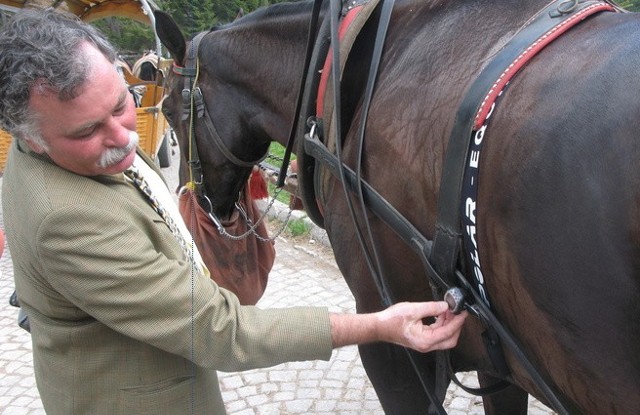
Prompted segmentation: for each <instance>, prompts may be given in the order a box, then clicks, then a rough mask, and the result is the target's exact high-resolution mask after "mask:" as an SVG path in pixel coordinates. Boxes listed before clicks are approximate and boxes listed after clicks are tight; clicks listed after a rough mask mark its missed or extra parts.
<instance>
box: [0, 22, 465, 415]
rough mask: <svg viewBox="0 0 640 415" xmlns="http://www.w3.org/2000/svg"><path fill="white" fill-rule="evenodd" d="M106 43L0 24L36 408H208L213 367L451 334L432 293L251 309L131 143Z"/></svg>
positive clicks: (70, 29)
mask: <svg viewBox="0 0 640 415" xmlns="http://www.w3.org/2000/svg"><path fill="white" fill-rule="evenodd" d="M115 57H116V54H115V51H114V49H113V48H112V47H111V46H110V45H109V44H108V42H106V41H105V40H104V39H103V37H102V36H101V35H100V34H99V33H98V32H97V31H96V30H94V29H93V28H91V27H90V26H88V25H86V24H84V23H82V22H81V21H79V20H78V19H76V18H72V17H68V16H66V15H62V14H59V13H57V12H55V11H53V10H46V11H25V12H23V13H20V14H18V15H17V16H16V17H15V18H14V19H13V20H12V22H11V23H10V24H8V25H7V26H6V27H4V28H3V30H2V31H1V32H0V125H1V126H2V128H4V129H6V130H8V131H9V132H10V133H11V134H12V135H13V136H14V138H15V140H14V142H13V143H12V148H11V150H10V153H9V157H8V160H7V166H6V169H5V173H4V178H3V188H2V202H3V215H4V223H5V227H6V236H7V240H8V245H9V247H10V249H11V254H12V260H13V267H14V277H15V283H16V290H17V294H18V297H19V300H20V304H21V306H22V307H23V309H24V310H25V312H26V313H27V315H28V317H29V322H30V326H31V334H32V342H33V357H34V369H35V377H36V382H37V386H38V390H39V392H40V396H41V398H42V402H43V405H44V408H45V410H46V411H47V413H48V414H50V415H51V414H53V415H55V414H64V415H68V414H92V415H99V414H109V415H112V414H141V413H148V414H170V415H173V414H186V413H189V414H223V413H225V408H224V403H223V400H222V397H221V394H220V389H219V386H218V379H217V375H216V370H223V371H240V370H246V369H253V368H259V367H265V366H272V365H276V364H279V363H283V362H287V361H300V360H314V359H329V357H330V356H331V352H332V349H333V348H336V347H340V346H344V345H349V344H363V343H369V342H377V341H386V342H391V343H395V344H399V345H402V346H405V347H410V348H413V349H416V350H419V351H422V352H428V351H431V350H436V349H444V348H451V347H453V346H454V345H455V344H456V342H457V339H458V336H459V334H460V330H461V327H462V325H463V322H464V319H465V313H463V314H461V315H457V316H456V315H453V314H452V313H451V312H450V311H449V310H448V307H447V304H446V303H444V302H424V303H401V304H396V305H394V306H391V307H389V308H387V309H386V310H383V311H381V312H378V313H372V314H333V313H329V312H328V310H327V309H326V308H321V307H297V308H289V309H270V310H261V309H259V308H257V307H254V306H243V305H241V304H240V303H239V301H238V299H237V297H236V296H235V295H234V294H233V293H232V292H230V291H228V290H225V289H223V288H220V287H219V286H217V285H216V284H215V283H214V282H213V281H212V280H211V278H210V277H209V272H208V270H207V269H206V267H204V266H203V265H202V263H201V259H200V256H199V254H198V253H197V248H196V247H195V246H194V245H193V243H192V239H191V238H190V235H189V233H188V230H187V229H186V226H185V225H184V222H183V221H182V218H181V217H180V214H179V212H178V210H177V207H176V206H175V204H174V202H173V198H172V195H171V194H170V192H169V190H168V188H167V186H166V184H165V183H164V180H163V179H162V177H161V173H160V172H159V170H158V169H157V168H156V167H155V165H154V163H153V162H152V161H151V160H150V159H149V158H148V157H146V156H145V155H144V154H143V153H141V152H139V151H137V146H136V144H137V134H136V112H135V107H134V103H133V100H132V97H131V95H130V94H129V91H128V89H127V87H126V85H125V82H124V80H123V78H122V76H121V75H120V74H119V72H118V71H117V69H116V67H115V65H114V62H115ZM141 190H144V193H143V192H142V191H141ZM150 202H152V203H150ZM160 205H161V206H160ZM430 317H437V318H436V319H435V320H433V319H431V318H430ZM427 318H430V319H429V321H430V323H431V324H427V323H425V322H424V321H423V319H427Z"/></svg>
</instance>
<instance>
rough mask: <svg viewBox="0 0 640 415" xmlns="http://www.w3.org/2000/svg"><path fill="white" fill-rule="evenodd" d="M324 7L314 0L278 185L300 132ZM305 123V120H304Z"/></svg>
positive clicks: (282, 181) (281, 181) (283, 177)
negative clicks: (300, 119)
mask: <svg viewBox="0 0 640 415" xmlns="http://www.w3.org/2000/svg"><path fill="white" fill-rule="evenodd" d="M321 7H322V0H314V2H313V9H312V11H311V21H310V22H309V34H308V36H307V49H306V52H305V61H304V70H303V71H302V80H301V81H300V89H299V93H298V101H297V103H296V110H295V111H296V112H295V115H294V116H293V124H292V126H291V133H290V135H289V139H288V140H287V146H286V148H285V152H284V157H283V159H282V165H281V167H280V173H279V174H278V182H277V183H276V186H277V187H283V186H284V181H285V179H286V178H287V169H288V167H289V161H290V160H291V153H293V145H294V142H295V138H296V133H297V132H298V123H299V122H300V121H299V118H300V111H301V109H302V102H303V99H304V96H305V85H306V84H307V76H308V74H309V67H310V66H311V60H312V56H313V46H314V45H315V39H316V32H317V30H318V21H319V19H320V9H321ZM303 124H304V122H303Z"/></svg>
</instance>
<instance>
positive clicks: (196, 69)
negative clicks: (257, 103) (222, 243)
mask: <svg viewBox="0 0 640 415" xmlns="http://www.w3.org/2000/svg"><path fill="white" fill-rule="evenodd" d="M155 20H156V29H157V33H158V37H159V38H160V40H161V41H162V43H163V44H164V46H165V47H166V48H167V49H168V50H169V52H170V53H171V55H172V57H173V59H174V64H173V70H172V71H171V72H170V74H169V75H168V77H167V80H166V88H167V96H166V98H165V99H164V102H163V105H162V111H163V112H164V114H165V116H166V118H167V120H168V121H169V123H170V124H171V126H172V128H173V129H174V131H175V133H176V136H177V138H178V142H179V145H180V151H181V154H182V156H181V163H180V185H185V184H186V183H188V182H191V183H194V184H195V185H196V190H197V191H198V193H199V195H200V196H201V201H202V203H201V204H202V206H203V207H204V208H205V209H207V208H208V204H209V203H210V204H211V213H213V214H214V215H216V216H217V217H219V218H221V219H224V218H227V217H229V216H230V215H231V213H232V212H233V209H234V205H235V202H236V201H237V199H238V195H239V193H240V191H241V190H242V189H243V187H244V186H245V184H246V182H247V178H248V177H249V174H250V173H251V170H252V167H253V165H255V164H256V163H258V162H260V161H261V159H262V158H263V157H264V155H265V154H266V152H267V150H268V146H269V143H270V138H269V137H268V136H266V135H265V134H264V133H262V132H261V131H260V130H259V129H257V128H256V127H255V122H256V121H255V119H257V118H260V117H261V113H260V111H259V109H257V108H256V109H252V108H251V104H250V103H249V102H248V100H246V99H245V96H244V95H243V88H242V87H239V86H238V85H237V83H238V82H242V80H241V79H239V76H238V75H237V73H236V72H237V71H236V68H235V67H234V64H233V62H232V61H231V59H229V58H228V57H227V56H225V53H227V50H226V48H227V47H230V45H223V44H222V43H223V42H221V41H220V40H219V39H216V36H215V35H216V31H215V30H212V31H209V32H203V33H200V34H199V35H197V36H196V37H194V39H193V40H192V41H190V42H187V41H186V40H185V37H184V36H183V34H182V32H181V31H180V29H179V28H178V26H177V25H176V23H175V22H174V21H173V19H172V18H171V17H170V16H168V15H167V14H165V13H162V12H156V13H155ZM218 51H220V53H218ZM231 75H233V76H231Z"/></svg>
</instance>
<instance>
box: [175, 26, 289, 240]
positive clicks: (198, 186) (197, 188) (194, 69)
mask: <svg viewBox="0 0 640 415" xmlns="http://www.w3.org/2000/svg"><path fill="white" fill-rule="evenodd" d="M207 33H209V32H201V33H199V34H198V35H196V36H195V37H194V38H193V39H192V40H191V42H190V44H189V49H188V52H187V55H186V57H185V62H184V66H179V65H177V64H176V63H175V62H174V64H173V67H172V70H173V73H174V74H176V75H178V76H180V77H182V78H183V88H182V92H181V96H182V115H181V120H182V121H183V122H185V121H187V122H188V127H187V130H188V142H189V151H188V158H187V164H188V166H189V182H188V183H187V185H186V186H185V187H183V189H181V190H180V192H181V193H182V192H183V191H184V190H185V189H191V190H193V191H194V192H195V194H196V196H197V199H198V203H199V205H200V206H201V207H202V208H203V209H204V210H205V211H206V212H207V214H208V216H209V218H210V219H211V220H212V222H213V223H214V224H215V225H216V227H217V229H218V231H219V232H220V233H221V234H222V235H225V236H227V237H230V238H231V239H242V238H244V237H246V236H249V235H251V234H254V235H256V237H258V238H259V239H263V238H262V237H260V236H259V235H258V234H257V233H256V232H255V230H256V228H257V227H258V225H259V224H260V222H261V221H262V220H263V219H264V217H265V216H266V211H265V213H264V214H263V215H262V216H261V217H260V218H259V219H258V220H257V221H256V222H255V223H252V222H251V220H250V219H249V218H248V217H247V215H246V214H244V210H243V209H239V210H240V212H241V213H242V214H243V216H244V218H245V220H246V221H247V223H248V224H249V229H248V230H247V231H246V232H245V233H243V234H242V235H230V234H229V233H227V232H226V230H225V229H224V226H223V225H222V221H221V220H220V219H219V218H218V217H217V216H216V215H215V213H214V212H213V204H212V203H211V199H210V198H209V196H207V194H206V189H205V186H204V177H203V173H202V163H201V161H200V156H199V153H198V145H197V138H196V125H195V124H196V120H201V121H202V122H203V123H204V126H205V127H206V131H207V137H210V138H211V141H212V142H213V144H215V146H216V147H217V148H218V150H220V152H221V153H222V155H224V157H225V158H226V159H227V160H228V161H230V162H231V163H233V164H234V165H236V166H238V167H245V168H253V166H255V165H257V164H259V163H261V162H262V161H263V160H264V159H265V158H266V157H267V155H268V154H269V151H268V150H267V151H266V152H265V154H264V155H262V156H261V157H260V158H258V159H256V160H251V161H246V160H242V159H241V158H239V157H238V156H236V155H235V154H233V152H232V151H231V149H230V148H229V147H228V146H227V145H226V144H225V142H224V141H223V140H222V138H221V136H220V134H219V133H218V130H217V129H216V127H215V126H214V124H213V121H212V119H211V115H210V114H209V110H208V109H207V105H206V103H205V100H204V96H203V94H202V90H201V89H200V87H199V86H198V77H199V75H200V61H199V59H198V49H199V46H200V42H201V41H202V39H203V38H204V36H206V35H207ZM274 200H275V198H274V199H273V200H272V201H271V204H273V201H274ZM237 205H238V204H237V203H236V206H237ZM269 207H270V206H269ZM283 228H284V227H283Z"/></svg>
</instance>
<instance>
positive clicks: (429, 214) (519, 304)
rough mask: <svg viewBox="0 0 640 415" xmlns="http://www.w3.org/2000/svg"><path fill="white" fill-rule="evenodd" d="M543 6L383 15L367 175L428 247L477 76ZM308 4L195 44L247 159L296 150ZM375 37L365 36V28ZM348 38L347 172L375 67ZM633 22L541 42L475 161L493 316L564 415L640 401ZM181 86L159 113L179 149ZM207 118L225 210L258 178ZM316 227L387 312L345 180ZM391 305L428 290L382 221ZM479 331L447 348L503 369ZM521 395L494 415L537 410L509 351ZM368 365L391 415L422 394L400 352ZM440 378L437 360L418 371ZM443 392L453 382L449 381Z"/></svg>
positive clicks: (213, 176) (231, 134) (639, 198)
mask: <svg viewBox="0 0 640 415" xmlns="http://www.w3.org/2000/svg"><path fill="white" fill-rule="evenodd" d="M547 3H548V1H547V0H523V1H520V2H513V1H506V0H475V1H467V0H460V1H437V0H427V1H410V0H409V1H398V2H397V3H396V5H395V8H394V12H393V15H392V17H391V25H390V28H389V32H388V34H387V38H386V41H385V48H384V54H383V57H382V61H381V64H380V68H379V72H378V78H377V84H376V89H375V93H374V96H373V100H372V103H371V109H370V116H369V120H368V124H367V126H366V127H367V128H366V132H367V133H366V139H365V145H364V155H365V156H364V160H363V177H364V179H366V180H367V181H368V182H369V183H370V184H371V185H372V186H373V187H374V188H375V189H376V190H377V191H378V192H379V193H381V194H382V195H383V196H384V198H385V199H386V200H388V201H389V202H390V203H391V204H392V205H393V206H395V207H396V208H397V209H398V210H399V211H400V212H401V213H402V214H403V215H404V216H405V217H406V218H408V219H409V220H410V221H411V222H412V223H413V224H414V225H415V226H416V227H417V228H418V229H419V230H420V231H421V232H422V233H423V234H424V235H425V236H426V237H428V238H429V239H432V238H433V236H434V226H435V221H436V213H437V205H438V191H439V185H440V179H441V171H442V166H443V158H444V154H445V151H446V147H447V143H448V139H449V135H450V132H451V129H452V126H453V122H454V117H455V114H456V111H457V109H458V107H459V105H460V102H461V100H462V98H463V96H464V94H465V91H466V90H467V88H468V87H469V85H470V84H471V83H472V82H473V81H474V79H475V78H476V76H477V74H478V73H479V72H480V71H481V70H482V68H483V67H484V66H485V65H487V63H488V62H490V60H491V59H492V57H493V56H494V55H495V54H496V53H497V52H498V51H499V50H500V49H501V48H502V47H503V46H504V45H505V43H506V42H507V41H508V40H509V39H510V38H511V37H512V36H513V35H514V34H515V33H516V32H517V31H518V29H519V28H520V27H522V25H523V24H525V22H526V21H527V20H528V19H529V18H530V17H531V16H532V15H534V14H535V13H536V12H537V11H538V10H540V9H541V8H542V7H544V6H546V5H547ZM310 10H311V3H309V2H302V3H297V4H279V5H274V6H270V7H268V8H266V9H262V10H260V11H258V12H255V13H252V14H250V15H247V16H245V17H244V18H242V19H240V20H238V21H236V22H234V23H233V24H230V25H228V26H224V27H221V28H218V29H217V30H213V31H212V32H210V33H209V34H207V35H206V36H205V37H204V38H203V40H202V43H201V44H200V49H199V57H200V73H199V86H200V88H201V89H202V92H203V94H204V97H205V100H206V103H207V107H208V111H209V113H210V116H211V119H212V122H213V123H214V124H215V126H216V128H217V130H218V132H219V134H220V136H221V137H222V138H223V140H224V141H225V142H226V143H227V145H228V146H229V147H230V149H231V150H232V152H233V153H234V154H236V155H241V156H242V157H243V158H244V159H245V160H253V159H256V158H259V156H260V155H261V154H262V153H264V151H266V148H267V146H268V143H269V142H270V141H272V140H275V141H279V142H284V141H285V140H286V139H287V136H288V128H289V126H290V125H291V122H292V119H293V116H294V106H295V98H296V91H297V87H298V85H299V82H300V79H301V76H302V67H303V59H304V50H305V39H306V34H307V33H306V32H307V28H308V22H309V17H310ZM157 21H158V32H159V33H160V36H161V38H162V40H163V43H164V44H165V45H167V47H168V48H169V49H170V51H171V52H172V54H173V55H174V57H175V58H176V61H177V62H178V63H179V64H180V63H183V59H184V54H185V51H186V50H187V49H186V47H187V46H186V45H185V43H184V40H183V39H182V36H181V35H180V34H179V33H178V32H177V31H176V28H175V27H173V26H172V25H171V24H170V23H169V22H167V21H166V19H162V18H160V19H157ZM365 33H369V34H370V32H365ZM367 36H368V34H365V35H364V36H363V37H362V38H361V39H359V40H358V41H357V43H356V45H355V46H354V52H353V54H352V57H351V58H350V59H349V61H348V62H347V68H346V72H345V76H344V78H343V84H342V85H343V87H342V88H343V98H344V100H345V102H344V104H343V108H344V110H345V112H346V113H349V114H353V117H345V119H346V121H344V125H343V127H344V131H345V132H346V133H345V145H344V148H343V155H344V156H345V160H346V161H347V163H348V164H350V165H353V159H354V157H355V154H354V153H355V149H354V141H355V140H354V139H353V136H354V134H355V133H356V130H357V126H358V120H359V116H360V111H361V104H362V89H363V88H362V86H363V82H364V81H363V80H362V78H363V75H362V74H363V73H366V72H364V70H365V68H366V65H367V61H366V60H364V59H361V58H360V57H359V55H358V51H359V50H361V48H362V47H364V46H366V45H367V44H368V42H371V39H370V38H368V37H367ZM639 67H640V18H639V17H638V16H637V15H635V14H631V13H629V14H627V13H602V14H599V15H597V16H595V17H590V18H588V19H586V20H585V21H583V22H582V23H580V24H578V25H577V26H576V27H574V28H573V29H571V30H570V31H569V32H568V33H566V34H565V35H563V36H562V37H561V38H559V39H558V40H556V41H555V42H553V43H552V44H550V45H549V46H547V47H546V48H545V49H544V50H542V52H540V53H539V54H538V55H537V56H535V57H534V58H533V59H532V60H531V61H530V62H529V63H528V65H527V66H525V67H524V68H523V69H522V70H521V71H520V73H518V74H517V75H516V76H515V78H514V79H513V81H512V82H511V84H510V85H509V87H508V88H507V90H506V91H505V94H504V96H503V97H502V100H501V103H500V105H499V106H498V108H497V109H496V111H495V113H494V114H493V115H492V120H491V124H490V126H489V128H488V131H487V135H486V137H485V142H484V148H483V151H482V156H481V159H480V164H481V166H482V168H481V170H480V176H479V183H480V184H479V194H478V204H477V210H476V212H475V213H476V217H477V220H478V229H477V243H478V246H479V253H480V257H481V263H482V267H483V268H482V271H483V275H484V276H485V280H486V288H487V290H488V292H489V294H490V298H491V299H492V306H493V307H494V310H495V313H496V314H497V316H498V317H499V318H500V319H501V321H502V322H503V323H504V324H505V326H506V327H508V329H509V330H510V331H511V332H512V333H513V334H514V336H515V337H516V338H517V339H518V341H519V342H520V343H521V344H523V345H524V351H525V352H526V353H527V354H528V355H529V357H530V358H531V360H532V361H533V362H534V364H535V365H536V367H538V368H539V370H540V371H541V373H542V374H543V376H544V377H545V378H546V379H547V380H548V381H549V382H550V384H551V385H552V386H553V387H554V388H555V390H557V391H559V393H560V398H561V399H562V400H563V402H564V403H565V405H566V406H567V408H568V409H569V410H570V412H571V413H576V414H581V413H588V414H633V413H637V410H638V408H640V394H639V393H638V391H639V390H640V319H639V318H638V316H640V167H638V166H639V161H640V139H639V138H638V131H639V130H640V100H639V99H638V91H640V77H639V76H638V68H639ZM183 86H184V80H183V79H182V78H181V77H177V76H173V77H172V79H170V89H171V95H170V96H169V97H168V98H167V101H166V103H165V111H166V113H167V115H168V118H169V119H171V120H172V123H173V125H174V127H175V128H176V131H177V133H178V137H179V138H180V142H181V146H182V147H181V149H182V151H183V154H185V151H186V145H187V144H186V140H185V137H186V130H185V124H184V123H183V122H182V121H181V117H182V102H181V101H180V91H181V90H182V88H183ZM202 124H203V123H202V122H198V121H196V132H197V134H198V146H199V151H200V156H201V158H202V163H203V170H204V175H205V176H204V182H205V186H206V190H207V193H208V195H209V197H210V198H211V199H212V202H213V204H214V210H215V212H216V213H217V214H219V215H221V216H225V215H228V214H230V212H231V210H232V209H233V199H234V197H235V195H237V194H238V191H239V190H240V188H241V187H242V186H243V185H244V182H245V181H246V178H247V177H248V175H249V173H250V169H249V168H245V167H238V166H234V165H233V164H232V163H230V162H228V161H227V160H226V159H225V158H224V157H223V156H222V155H221V153H220V151H219V150H218V149H217V148H216V147H215V146H213V145H212V144H211V140H210V138H208V137H207V136H206V135H207V133H206V130H205V129H204V127H203V125H202ZM321 191H322V196H323V197H322V199H323V200H324V202H323V205H322V206H321V208H322V211H323V212H324V213H325V217H324V223H325V225H326V230H327V233H328V235H329V237H330V240H331V243H332V245H333V247H334V251H335V254H336V259H337V262H338V265H339V267H340V269H341V271H342V273H343V274H344V276H345V279H346V281H347V283H348V285H349V287H350V289H351V291H352V292H353V295H354V297H355V299H356V303H357V308H358V311H360V312H366V311H372V310H377V309H379V308H380V307H381V300H380V296H379V294H378V292H377V290H376V288H375V286H374V284H373V282H372V280H371V277H370V275H369V273H368V270H367V267H366V264H365V262H364V259H363V257H362V254H361V250H360V246H359V244H358V242H357V240H356V239H355V236H354V235H355V232H354V229H353V224H352V221H351V218H350V216H349V214H348V211H347V209H346V206H345V198H344V192H343V189H342V186H341V185H340V184H339V183H338V182H337V181H336V180H335V179H331V180H329V183H328V184H327V185H326V186H324V187H323V188H322V189H321ZM370 219H371V225H372V230H373V233H374V235H375V243H376V248H377V250H378V251H379V252H380V253H382V255H381V259H382V265H383V269H384V271H385V278H386V279H387V281H388V283H389V285H390V288H391V290H392V292H393V293H394V295H395V297H396V299H397V300H425V299H429V298H431V288H430V286H429V283H428V280H427V277H426V276H425V272H424V268H423V265H422V263H421V262H420V260H419V258H418V257H417V256H416V255H415V254H414V253H413V252H412V251H411V249H410V248H409V247H407V246H406V245H405V244H404V243H402V242H401V241H400V240H399V239H398V237H397V236H396V235H395V233H394V232H393V231H392V230H390V229H389V228H388V227H387V226H386V225H384V224H383V223H381V222H380V221H379V220H378V219H376V218H375V217H371V218H370ZM483 330H484V328H483V326H482V324H480V322H478V321H477V320H470V321H469V322H468V324H467V325H466V327H465V330H464V332H463V336H462V338H461V341H460V344H459V346H458V347H457V348H456V349H455V350H454V351H453V353H452V356H453V363H454V366H455V369H456V370H478V371H479V373H480V375H481V376H482V377H481V380H484V379H485V378H486V377H489V378H490V377H493V376H497V373H496V372H495V370H494V369H493V366H492V365H491V363H490V362H489V360H488V359H487V356H486V352H485V349H484V347H483V345H482V341H481V339H480V334H481V332H482V331H483ZM505 354H506V358H507V362H508V364H509V366H510V370H511V374H510V375H509V376H508V377H507V380H508V381H510V382H512V383H513V384H514V385H515V387H514V388H512V389H511V391H510V392H509V393H508V395H509V396H508V399H499V398H497V399H494V400H487V401H485V405H486V408H487V412H488V413H509V414H513V413H523V412H526V394H524V392H521V391H527V392H529V393H531V394H533V395H536V396H537V397H541V394H540V391H539V390H538V388H537V387H536V385H534V384H533V382H532V381H531V379H530V377H529V376H528V374H527V373H526V372H525V371H524V370H523V369H522V365H521V364H520V363H519V362H518V361H517V359H515V358H514V356H513V354H512V353H511V352H510V351H509V350H506V351H505ZM361 356H362V360H363V363H364V365H365V368H366V370H367V373H368V375H369V377H370V378H371V380H372V382H373V384H374V386H375V388H376V391H377V392H378V395H379V397H380V400H381V402H382V405H383V406H384V408H385V410H386V411H387V412H388V413H390V414H403V415H404V414H412V413H424V412H425V411H426V408H427V405H428V401H427V399H426V397H425V395H424V393H423V392H422V389H421V387H420V385H419V384H418V382H417V380H416V377H415V375H414V374H413V373H414V372H413V369H412V368H411V365H409V363H408V362H407V360H406V356H405V355H404V353H403V352H401V351H398V350H397V349H396V348H395V347H392V346H388V345H383V344H376V345H369V346H365V347H362V348H361ZM420 364H421V365H423V367H424V368H426V370H427V371H428V372H429V371H431V370H432V369H433V365H434V362H433V359H432V357H431V356H428V355H427V356H423V361H422V362H421V363H420ZM439 394H440V395H441V397H443V394H444V390H443V389H441V390H439Z"/></svg>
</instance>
